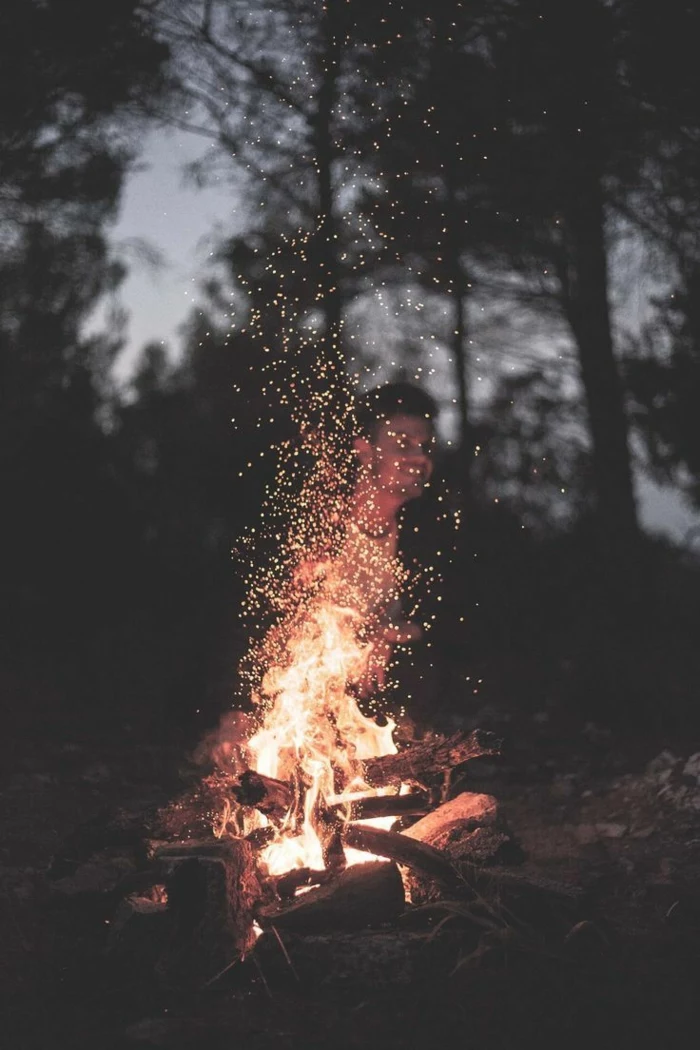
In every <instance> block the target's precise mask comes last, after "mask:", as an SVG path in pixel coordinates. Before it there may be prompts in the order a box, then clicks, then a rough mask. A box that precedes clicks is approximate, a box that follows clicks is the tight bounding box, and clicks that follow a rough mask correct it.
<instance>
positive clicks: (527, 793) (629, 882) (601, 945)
mask: <svg viewBox="0 0 700 1050" xmlns="http://www.w3.org/2000/svg"><path fill="white" fill-rule="evenodd" d="M473 721H474V723H477V722H478V723H479V724H481V725H482V726H483V728H491V729H495V730H496V731H497V732H499V734H500V735H502V736H503V737H504V739H505V747H504V757H503V759H502V760H496V761H486V760H478V761H477V762H475V763H472V764H470V765H469V766H468V767H466V769H465V772H464V773H463V774H462V775H461V777H460V778H459V781H458V782H457V783H455V784H454V785H453V790H454V791H456V790H464V789H468V790H470V789H473V790H478V791H486V792H488V793H490V794H492V795H494V796H496V798H497V799H499V801H500V804H501V808H502V811H503V813H504V815H505V817H506V820H507V822H508V824H509V826H510V828H511V830H512V832H513V834H514V835H515V837H516V839H517V840H518V842H519V843H520V845H521V846H522V848H523V850H524V852H525V855H526V860H525V863H524V866H523V869H524V870H525V871H531V872H536V873H540V874H543V875H547V876H548V877H550V878H553V879H556V880H558V881H559V882H563V883H566V884H571V885H573V886H579V887H581V888H582V889H583V891H584V897H583V902H582V905H581V911H580V915H578V916H577V917H576V919H575V921H573V922H572V924H571V926H570V928H569V929H568V930H563V929H558V930H557V931H556V932H555V933H554V934H552V932H551V931H550V930H546V929H544V928H542V929H540V928H539V927H538V919H537V916H533V917H532V918H531V922H530V926H529V928H528V929H525V930H524V931H523V930H522V929H509V928H507V932H506V934H504V935H503V936H501V937H495V938H494V937H493V936H491V937H487V936H485V937H484V938H482V940H481V941H480V942H479V944H478V945H477V946H476V949H475V947H474V943H473V940H472V941H469V939H468V938H467V936H466V934H463V932H462V928H461V926H460V921H459V916H458V915H456V916H452V917H450V916H449V915H447V914H445V915H444V916H443V917H442V918H443V920H444V922H443V925H442V927H441V929H440V937H438V936H437V935H436V931H435V930H434V929H433V930H432V931H428V932H427V933H426V936H425V942H426V945H430V946H431V947H430V952H431V954H430V959H431V962H430V965H429V966H427V967H423V968H422V969H420V970H419V971H417V972H420V977H419V978H416V977H415V976H414V977H413V978H412V977H410V976H409V977H408V978H406V977H405V975H402V974H401V973H399V970H400V967H399V968H398V969H396V970H394V964H392V963H389V964H387V969H388V970H389V971H394V972H386V973H382V974H381V976H382V979H381V980H378V979H377V974H376V973H373V975H372V976H371V977H370V976H369V975H367V979H363V975H362V973H360V974H356V975H355V977H354V978H353V979H351V980H346V981H345V982H334V981H333V979H332V974H329V977H328V979H327V980H325V979H324V980H322V981H318V982H316V983H315V984H312V985H309V984H308V983H304V982H297V981H296V980H291V979H284V977H282V978H281V979H279V980H278V979H277V975H276V974H275V973H273V972H270V973H265V972H263V969H262V968H261V967H259V966H258V967H256V966H254V965H252V964H251V963H247V964H245V965H243V966H241V967H238V968H234V969H233V970H232V971H231V972H230V973H229V974H227V975H225V976H224V977H223V978H222V979H221V980H219V981H216V982H214V983H213V984H212V985H210V986H209V987H207V988H198V989H197V988H195V989H190V990H188V991H183V990H182V989H180V990H172V989H171V990H168V989H166V988H163V987H162V986H160V985H159V984H158V982H157V981H156V980H155V978H154V977H153V975H152V974H149V972H148V967H146V966H144V967H139V966H134V967H133V968H132V969H131V970H129V969H128V968H127V969H126V970H125V969H124V968H123V967H122V968H121V969H120V968H119V967H115V966H114V965H113V964H112V963H110V961H109V959H108V958H107V957H106V955H105V951H104V949H105V945H106V943H107V942H108V938H109V933H110V924H111V923H112V921H113V918H114V909H115V902H114V899H113V898H112V897H111V896H110V889H111V888H112V887H113V886H114V884H115V883H116V882H117V881H118V879H119V877H120V876H121V875H123V874H124V871H123V866H124V861H123V851H122V854H120V853H119V851H116V852H113V853H112V854H109V851H108V852H107V853H106V854H105V853H102V854H101V855H100V856H99V857H98V858H97V859H95V858H93V859H92V860H91V861H88V862H85V861H83V862H82V863H78V864H71V862H70V856H69V854H70V847H68V848H67V846H66V843H67V842H68V843H70V840H71V836H73V837H75V832H76V829H80V828H82V829H85V828H86V827H87V828H90V827H93V828H94V827H99V826H100V825H101V824H103V823H105V822H108V821H113V820H114V815H115V813H116V812H117V811H120V812H122V813H126V814H128V813H130V812H135V811H138V810H139V809H142V808H143V807H145V806H148V805H157V804H161V803H165V802H167V801H168V800H169V799H171V798H173V797H174V796H175V795H176V794H177V793H178V792H179V791H180V790H181V785H182V780H181V770H182V767H183V765H184V764H185V760H186V756H185V749H184V745H183V742H175V743H172V742H171V743H169V744H164V743H162V742H158V741H157V740H155V741H154V740H153V739H151V740H150V741H149V740H146V739H144V736H143V734H142V733H141V732H140V731H139V730H138V729H136V728H131V729H129V727H123V726H122V727H120V728H119V729H118V730H115V729H113V730H111V731H110V732H105V731H99V732H98V731H97V730H95V729H90V728H89V727H87V726H86V725H82V726H81V725H78V724H76V725H75V726H73V727H72V728H71V727H69V726H65V725H64V726H63V727H62V728H61V730H60V732H59V731H58V730H57V728H56V726H55V725H54V726H53V727H49V726H45V727H44V728H43V730H42V731H41V732H35V733H33V734H24V735H23V736H22V737H21V738H17V739H15V740H13V741H12V742H10V741H9V739H7V738H6V739H5V743H4V745H3V751H4V756H3V772H2V781H1V795H2V817H0V820H1V821H2V836H1V842H0V890H1V895H0V909H1V913H2V935H1V937H0V965H1V968H2V976H3V986H4V991H3V998H4V1000H5V1001H4V1003H3V1018H4V1019H3V1022H2V1030H3V1032H4V1035H5V1039H3V1043H4V1045H6V1046H8V1047H10V1048H11V1050H25V1048H27V1050H30V1048H31V1050H34V1048H37V1050H39V1048H41V1050H54V1048H56V1050H58V1048H64V1047H65V1048H75V1050H82V1048H83V1047H85V1048H87V1047H90V1048H97V1047H99V1048H100V1050H120V1048H125V1050H126V1048H134V1050H139V1048H145V1050H148V1048H150V1047H166V1048H183V1050H184V1048H193V1050H194V1048H199V1047H202V1048H205V1047H206V1048H207V1050H216V1048H218V1047H222V1048H223V1047H226V1048H227V1050H233V1048H234V1047H235V1048H239V1047H240V1048H245V1050H268V1048H269V1050H272V1048H278V1047H279V1048H286V1047H290V1048H291V1047H294V1048H296V1047H300V1048H301V1047H303V1048H304V1050H309V1048H322V1047H338V1048H345V1047H346V1048H348V1050H350V1048H353V1050H354V1048H360V1047H382V1048H385V1050H393V1048H397V1050H398V1048H404V1047H416V1048H417V1047H432V1046H433V1045H435V1046H439V1045H446V1046H459V1047H465V1048H471V1047H474V1048H475V1050H476V1048H479V1050H491V1048H503V1050H507V1048H520V1047H529V1046H539V1047H542V1046H552V1047H572V1046H574V1047H575V1046H587V1047H588V1046H590V1045H591V1044H593V1043H594V1044H597V1047H599V1048H601V1047H611V1048H612V1047H615V1048H616V1050H624V1048H626V1047H630V1048H636V1047H647V1046H649V1047H652V1046H653V1047H655V1048H657V1050H659V1048H663V1047H669V1048H670V1047H672V1046H673V1047H676V1046H678V1045H679V1044H680V1040H681V1038H683V1039H684V1041H685V1039H686V1038H688V1036H689V1033H692V1032H694V1031H696V1029H697V1024H698V1021H699V1020H700V1016H699V1011H698V999H699V998H700V996H699V995H698V987H699V985H698V978H700V826H699V825H700V819H699V818H700V754H697V749H693V746H692V742H683V741H682V740H681V741H680V742H678V741H676V742H675V743H674V745H673V747H672V748H670V747H669V748H666V749H665V750H664V749H662V748H661V747H660V746H659V740H658V738H657V739H655V740H650V739H635V740H632V739H622V738H620V737H619V736H617V737H616V736H613V735H612V734H611V733H610V732H608V731H606V730H605V729H604V728H602V727H600V726H596V725H592V724H584V723H580V722H576V721H575V720H572V719H567V718H565V717H563V716H561V715H557V714H556V712H552V711H551V710H550V711H543V712H534V713H532V712H530V713H527V714H520V715H519V714H517V713H514V712H507V711H497V710H490V709H484V710H482V711H479V712H475V713H474V715H473ZM83 837H85V836H83ZM120 856H121V857H122V859H120ZM61 864H63V869H62V868H61ZM120 865H121V867H120ZM507 926H508V924H507V923H506V927H507ZM424 932H425V931H424ZM443 934H444V936H442V935H443ZM387 936H390V935H389V934H387ZM436 944H437V945H438V948H436V947H435V945H436ZM292 954H293V953H292ZM287 977H288V978H289V974H288V975H287ZM694 1038H695V1039H696V1038H697V1037H694Z"/></svg>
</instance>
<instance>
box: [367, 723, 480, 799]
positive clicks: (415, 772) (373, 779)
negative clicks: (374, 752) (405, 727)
mask: <svg viewBox="0 0 700 1050" xmlns="http://www.w3.org/2000/svg"><path fill="white" fill-rule="evenodd" d="M500 747H501V741H500V740H498V739H497V738H496V737H495V736H494V734H493V733H489V732H486V731H484V730H481V729H475V730H474V731H473V732H471V733H464V732H458V733H454V734H453V735H452V736H450V737H447V738H445V737H440V736H439V737H434V738H432V739H431V740H422V741H421V742H420V743H419V744H413V745H412V746H411V747H406V748H404V749H403V751H399V752H398V754H396V755H382V756H381V757H380V758H367V759H365V760H364V762H363V763H362V765H363V769H364V777H365V780H366V781H367V783H368V784H371V785H372V786H373V787H385V786H386V785H388V784H401V783H417V784H420V785H426V784H427V783H428V782H429V781H430V780H431V779H434V778H435V776H436V775H440V774H441V773H447V772H449V771H451V770H452V769H454V768H455V767H457V766H461V765H462V763H463V762H467V761H468V760H469V759H470V758H478V757H480V756H482V755H498V754H499V753H500Z"/></svg>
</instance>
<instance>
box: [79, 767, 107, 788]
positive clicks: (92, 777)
mask: <svg viewBox="0 0 700 1050" xmlns="http://www.w3.org/2000/svg"><path fill="white" fill-rule="evenodd" d="M111 776H112V772H111V770H110V768H109V766H106V765H105V764H104V762H93V764H92V765H90V766H88V767H87V769H85V770H83V774H82V779H83V780H87V782H88V783H89V784H104V783H105V781H107V780H109V779H110V778H111Z"/></svg>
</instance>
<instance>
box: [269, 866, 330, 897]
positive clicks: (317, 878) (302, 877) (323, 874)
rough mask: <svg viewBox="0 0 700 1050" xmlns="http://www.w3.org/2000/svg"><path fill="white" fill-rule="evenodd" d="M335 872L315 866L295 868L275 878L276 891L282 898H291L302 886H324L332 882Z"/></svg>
mask: <svg viewBox="0 0 700 1050" xmlns="http://www.w3.org/2000/svg"><path fill="white" fill-rule="evenodd" d="M335 874H336V873H335V872H334V871H329V870H328V869H327V868H323V869H321V870H320V871H316V870H314V869H313V868H293V869H292V870H291V871H288V872H287V874H286V875H280V876H279V877H278V878H277V879H275V880H274V887H275V892H276V893H277V896H278V897H279V898H280V899H281V900H290V899H291V898H293V897H294V895H295V894H296V891H297V890H298V889H301V887H302V886H323V885H324V884H325V883H327V882H330V880H331V879H332V878H333V877H334V876H335Z"/></svg>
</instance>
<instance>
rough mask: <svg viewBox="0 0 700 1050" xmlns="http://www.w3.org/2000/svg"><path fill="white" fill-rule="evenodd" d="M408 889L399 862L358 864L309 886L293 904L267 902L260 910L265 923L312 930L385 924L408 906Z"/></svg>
mask: <svg viewBox="0 0 700 1050" xmlns="http://www.w3.org/2000/svg"><path fill="white" fill-rule="evenodd" d="M404 903H405V901H404V890H403V882H402V881H401V876H400V874H399V872H398V869H397V867H396V865H395V864H391V863H388V862H385V861H377V862H375V863H368V864H356V865H355V866H354V867H352V868H347V869H346V870H345V871H344V872H342V874H340V875H338V876H337V877H336V878H333V879H332V880H331V881H330V882H328V883H327V884H326V885H324V886H319V887H317V888H316V889H312V890H309V892H308V893H305V894H304V895H303V896H301V897H298V898H297V899H296V900H294V902H293V903H292V904H281V905H276V906H269V905H267V906H265V907H263V908H261V909H260V910H259V912H258V916H257V918H258V922H259V923H260V925H261V926H263V927H270V926H274V927H275V928H277V929H280V930H292V931H302V932H306V933H312V932H314V931H320V932H325V931H326V930H360V929H365V928H366V927H368V926H381V925H383V924H384V923H390V922H392V921H393V920H394V919H396V918H397V916H398V915H400V914H401V912H402V911H403V909H404Z"/></svg>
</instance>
